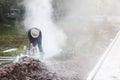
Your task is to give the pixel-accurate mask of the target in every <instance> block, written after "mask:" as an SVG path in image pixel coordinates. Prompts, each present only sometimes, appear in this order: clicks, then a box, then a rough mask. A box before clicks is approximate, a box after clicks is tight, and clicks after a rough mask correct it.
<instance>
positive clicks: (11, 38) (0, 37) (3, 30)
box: [0, 21, 28, 56]
mask: <svg viewBox="0 0 120 80" xmlns="http://www.w3.org/2000/svg"><path fill="white" fill-rule="evenodd" d="M27 44H28V40H27V36H26V31H25V29H24V27H23V26H22V25H21V24H20V23H19V22H17V21H9V22H0V56H14V55H17V53H20V52H21V51H22V49H23V46H24V45H27ZM10 48H18V51H17V52H16V51H15V52H12V53H8V54H5V53H3V52H2V51H3V50H7V49H10Z"/></svg>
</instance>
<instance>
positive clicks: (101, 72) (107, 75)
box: [93, 32, 120, 80]
mask: <svg viewBox="0 0 120 80" xmlns="http://www.w3.org/2000/svg"><path fill="white" fill-rule="evenodd" d="M117 36H118V37H117V39H116V40H115V42H114V44H113V45H112V46H111V48H110V49H109V51H108V53H107V56H106V57H105V60H104V61H103V63H102V66H101V67H100V68H99V69H98V71H97V73H96V75H95V77H94V79H93V80H120V32H119V33H118V35H117Z"/></svg>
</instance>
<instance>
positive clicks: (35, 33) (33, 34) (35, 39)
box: [28, 28, 44, 58]
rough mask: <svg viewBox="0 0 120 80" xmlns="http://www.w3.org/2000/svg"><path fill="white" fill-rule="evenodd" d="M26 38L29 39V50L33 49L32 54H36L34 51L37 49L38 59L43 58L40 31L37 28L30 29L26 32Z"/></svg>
mask: <svg viewBox="0 0 120 80" xmlns="http://www.w3.org/2000/svg"><path fill="white" fill-rule="evenodd" d="M28 38H29V50H31V49H33V53H34V54H35V53H36V52H37V51H35V49H36V50H37V48H38V49H39V53H40V57H41V58H43V55H44V52H43V49H42V33H41V30H40V29H38V28H31V29H30V30H28ZM33 53H32V54H33ZM30 54H31V53H30ZM34 54H33V55H34Z"/></svg>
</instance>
